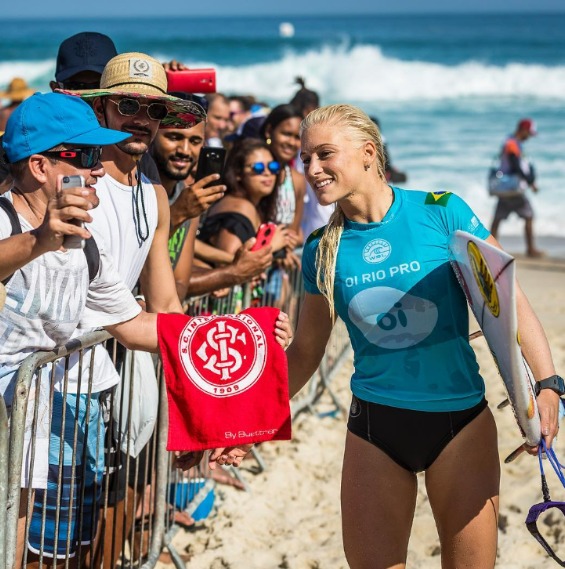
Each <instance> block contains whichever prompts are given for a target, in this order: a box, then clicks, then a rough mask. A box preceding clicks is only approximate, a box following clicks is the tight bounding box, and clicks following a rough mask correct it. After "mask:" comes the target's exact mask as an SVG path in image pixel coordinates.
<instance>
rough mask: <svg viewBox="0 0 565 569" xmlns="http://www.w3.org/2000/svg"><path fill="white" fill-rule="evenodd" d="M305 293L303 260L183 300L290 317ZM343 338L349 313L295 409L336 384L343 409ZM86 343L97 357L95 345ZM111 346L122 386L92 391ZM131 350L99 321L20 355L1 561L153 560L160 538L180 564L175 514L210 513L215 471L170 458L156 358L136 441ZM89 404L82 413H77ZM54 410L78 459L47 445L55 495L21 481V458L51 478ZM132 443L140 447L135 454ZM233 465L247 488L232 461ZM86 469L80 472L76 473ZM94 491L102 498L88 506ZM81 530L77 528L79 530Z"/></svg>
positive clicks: (4, 421)
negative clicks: (96, 470)
mask: <svg viewBox="0 0 565 569" xmlns="http://www.w3.org/2000/svg"><path fill="white" fill-rule="evenodd" d="M302 295H303V288H302V282H301V275H300V271H299V270H296V271H293V272H292V273H291V274H287V273H284V272H279V273H278V274H275V273H274V272H273V274H270V275H269V276H268V277H267V280H266V281H265V282H262V283H255V284H253V285H251V284H249V285H244V286H241V287H234V288H233V289H231V290H230V291H229V294H227V295H224V296H218V295H214V294H211V295H207V296H204V297H199V298H191V299H188V300H187V301H186V304H185V308H186V312H187V314H189V315H190V316H199V315H211V314H227V313H237V312H239V311H240V310H242V309H243V308H244V307H248V306H265V305H274V306H278V307H280V308H281V309H282V310H284V311H286V312H287V313H288V314H289V316H290V318H291V321H292V322H295V321H296V319H297V317H298V312H299V310H300V303H301V300H302ZM348 345H349V340H348V338H347V334H346V332H345V330H344V326H343V323H341V322H338V323H337V324H336V326H335V328H334V332H333V333H332V337H331V340H330V343H329V345H328V349H327V352H326V355H325V357H324V361H323V362H322V364H321V365H320V368H319V370H318V371H317V373H316V374H315V375H314V377H313V378H312V379H311V381H310V383H309V385H308V387H307V388H305V389H304V390H302V392H301V394H300V396H299V397H298V398H296V399H295V400H294V401H293V402H292V407H291V408H292V412H293V415H296V414H297V413H299V412H302V411H315V409H314V406H315V404H316V402H317V401H318V400H319V398H320V396H321V395H322V394H323V393H324V392H326V393H328V394H329V395H330V397H331V399H332V400H333V402H334V404H335V407H336V411H338V410H341V408H342V407H341V404H340V403H339V401H338V399H337V398H336V397H335V395H334V394H333V392H332V390H331V385H330V384H331V381H332V378H333V376H334V375H335V372H336V371H337V370H338V369H339V367H340V365H341V362H342V361H343V358H344V357H346V356H347V353H348V350H347V347H348ZM90 350H92V352H93V353H94V356H95V357H94V358H90V356H89V355H88V354H89V353H90ZM104 352H107V353H108V354H109V355H110V357H111V359H112V363H113V365H114V366H117V368H118V369H121V386H122V387H121V396H120V395H119V394H117V393H116V389H115V388H112V389H108V390H105V391H104V392H103V394H102V395H101V394H99V393H97V392H94V391H93V385H92V381H93V377H94V376H93V370H94V361H95V358H96V361H97V362H98V358H100V357H106V354H105V353H104ZM128 356H129V357H128ZM136 361H137V360H136V358H135V357H133V356H132V354H131V353H127V352H126V350H124V349H121V346H119V345H118V344H117V343H116V342H114V341H113V340H110V336H109V334H107V333H106V332H103V331H102V332H94V333H90V334H87V335H85V336H83V337H81V338H79V339H76V340H73V341H71V342H69V344H67V345H66V346H65V347H63V348H61V349H59V350H56V351H53V352H38V353H35V354H33V355H31V356H29V357H28V358H27V359H26V360H25V361H24V362H23V364H22V365H21V367H20V370H19V373H18V376H17V385H16V389H15V394H14V399H13V402H12V407H11V409H10V410H8V411H9V413H8V411H7V410H6V407H5V405H4V401H3V400H2V399H1V398H0V569H4V567H6V568H8V569H19V567H21V566H24V565H26V563H28V562H31V561H34V562H36V564H37V565H38V566H39V567H42V566H43V565H47V566H49V565H52V566H55V565H57V566H61V565H62V564H63V563H64V566H65V567H82V566H84V567H88V569H97V568H104V569H107V568H111V567H115V566H121V567H124V568H125V567H136V568H141V569H152V568H153V567H155V565H156V563H157V561H158V559H159V556H160V554H161V552H162V550H163V549H164V548H168V550H169V553H170V555H171V559H172V561H173V563H174V564H175V565H176V566H177V567H178V568H179V569H181V568H183V567H184V562H183V560H182V558H181V556H180V555H179V554H178V553H177V552H176V551H175V549H174V547H173V546H172V545H171V541H172V539H173V537H174V535H175V533H176V532H177V531H178V529H179V527H180V526H179V521H178V516H179V514H185V515H186V514H188V515H189V516H194V517H195V518H197V517H198V516H205V515H206V514H207V513H208V511H209V509H210V507H211V503H212V501H213V499H214V481H213V480H212V478H211V476H210V472H209V471H208V469H207V461H206V459H204V460H203V461H202V463H201V465H199V466H197V467H195V468H192V469H191V470H190V471H188V472H182V471H180V470H178V469H176V468H175V467H174V460H173V456H172V454H171V453H168V452H167V451H166V442H167V399H166V394H165V389H164V387H163V381H164V379H163V374H162V366H161V365H160V362H158V361H157V362H156V363H155V364H153V363H152V364H151V368H152V369H153V368H154V370H155V377H156V381H157V389H158V391H157V393H158V395H157V396H156V398H157V399H158V401H155V407H156V413H157V418H156V425H155V428H154V431H153V434H152V436H151V438H150V439H149V442H148V443H147V444H146V446H145V447H144V448H143V450H141V452H139V449H137V450H136V451H135V452H132V443H131V437H130V435H131V434H132V423H131V417H132V405H133V403H132V402H133V400H134V396H135V392H134V388H135V385H137V383H136V382H135V377H136V372H137V371H139V370H138V369H136V365H138V364H136ZM73 362H74V363H75V365H76V366H78V380H77V385H76V388H77V389H76V391H79V392H82V393H83V395H82V398H80V399H79V398H76V397H73V395H72V389H71V388H70V385H71V383H72V382H70V380H69V369H70V368H71V365H72V363H73ZM126 385H129V392H128V391H126V390H125V387H124V386H126ZM94 387H95V386H94ZM124 393H129V394H130V397H129V398H126V397H125V396H124ZM132 394H133V395H132ZM54 404H55V405H56V407H55V409H58V411H56V412H55V411H53V409H54ZM82 404H84V406H85V407H86V412H85V414H84V415H83V416H79V411H80V406H81V405H82ZM52 412H53V416H55V417H56V419H57V422H58V423H60V428H61V432H63V433H64V436H63V437H62V438H63V440H64V445H67V446H68V447H70V448H71V449H72V451H73V452H72V460H71V462H70V464H65V463H64V459H63V450H62V449H63V446H64V445H61V446H60V448H59V450H58V451H57V453H55V452H54V451H52V452H51V454H52V456H51V461H50V462H51V466H50V468H51V470H52V471H54V472H55V473H56V474H57V477H56V478H55V479H54V480H51V484H50V489H51V491H52V494H51V495H49V496H48V493H46V492H45V491H44V490H43V489H41V488H38V489H35V490H33V491H22V490H21V479H22V469H23V472H25V473H26V474H27V480H28V482H29V481H31V480H33V481H34V482H35V484H34V485H36V486H37V485H38V484H39V483H41V484H39V485H40V486H44V485H45V481H44V480H40V479H39V478H38V480H37V481H36V480H35V478H36V477H39V476H40V474H41V473H40V470H42V471H43V470H44V469H41V468H40V466H41V465H42V463H43V462H44V461H45V455H46V453H47V443H46V440H45V436H46V434H47V435H49V432H50V430H51V428H52V426H53V425H54V423H52V420H51V419H52ZM8 415H9V416H10V427H9V429H8ZM77 417H79V418H77ZM124 417H125V419H124ZM46 426H48V429H47V431H46V432H45V428H46ZM53 428H54V427H53ZM124 435H125V436H124ZM8 436H9V443H8ZM26 441H27V443H29V444H27V443H26ZM124 441H125V442H124ZM24 451H25V452H24ZM137 452H139V454H137V456H135V457H133V456H131V455H132V454H133V455H135V454H136V453H137ZM253 458H254V459H255V461H256V463H257V468H256V469H255V470H256V471H261V470H263V469H265V468H266V465H265V463H264V461H263V459H262V457H261V455H260V452H259V451H258V450H256V449H254V452H253ZM102 460H103V462H104V464H105V465H106V466H105V473H104V475H103V476H93V475H92V474H91V473H90V471H89V470H88V468H87V467H88V466H91V465H92V464H96V463H101V461H102ZM229 472H230V473H231V474H232V475H234V476H236V477H238V478H239V479H240V481H241V482H242V484H243V486H244V487H245V488H247V489H248V488H249V483H248V482H247V481H246V480H244V479H243V478H242V477H241V475H240V474H239V472H238V471H237V469H229ZM77 477H78V478H77ZM79 478H82V480H83V482H77V480H78V479H79ZM87 482H88V484H87ZM95 497H97V498H98V501H96V500H95ZM73 502H76V504H77V509H76V516H75V517H76V519H73V517H72V515H68V514H66V511H67V508H66V507H67V506H68V505H70V504H72V503H73ZM92 502H94V503H95V504H98V505H99V507H96V506H95V507H90V504H91V503H92ZM48 514H50V517H51V518H54V522H53V524H54V525H47V521H46V520H47V517H48ZM32 520H33V522H32ZM30 531H31V539H32V541H33V542H34V544H35V545H33V546H32V550H28V547H26V544H27V543H28V539H29V538H30ZM77 533H78V535H79V538H76V537H73V536H74V535H75V534H77ZM47 542H52V543H49V545H50V546H51V547H53V548H54V549H55V550H56V551H57V552H58V559H54V558H53V557H50V556H49V555H48V554H47V553H46V550H45V547H46V544H47ZM33 549H35V552H33Z"/></svg>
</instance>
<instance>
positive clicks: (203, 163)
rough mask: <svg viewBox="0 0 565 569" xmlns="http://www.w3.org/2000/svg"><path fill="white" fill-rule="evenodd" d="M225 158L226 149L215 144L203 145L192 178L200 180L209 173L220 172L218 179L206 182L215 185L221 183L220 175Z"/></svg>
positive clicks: (222, 171)
mask: <svg viewBox="0 0 565 569" xmlns="http://www.w3.org/2000/svg"><path fill="white" fill-rule="evenodd" d="M225 160H226V149H225V148H221V147H217V146H203V147H202V149H201V150H200V156H199V157H198V165H197V166H196V174H195V175H194V180H195V181H196V182H198V180H202V178H205V177H206V176H209V175H210V174H220V180H218V181H216V182H212V183H210V184H207V185H206V187H208V186H215V185H217V184H219V183H221V176H222V175H223V173H224V162H225Z"/></svg>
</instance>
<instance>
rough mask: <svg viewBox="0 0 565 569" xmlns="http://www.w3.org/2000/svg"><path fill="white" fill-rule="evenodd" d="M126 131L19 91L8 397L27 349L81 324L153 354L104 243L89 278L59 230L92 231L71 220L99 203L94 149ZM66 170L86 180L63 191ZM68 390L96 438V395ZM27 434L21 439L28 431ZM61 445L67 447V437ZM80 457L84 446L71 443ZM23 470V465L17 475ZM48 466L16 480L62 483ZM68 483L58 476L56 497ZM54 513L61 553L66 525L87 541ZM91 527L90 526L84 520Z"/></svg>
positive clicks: (56, 425)
mask: <svg viewBox="0 0 565 569" xmlns="http://www.w3.org/2000/svg"><path fill="white" fill-rule="evenodd" d="M128 137H129V134H128V133H123V132H118V131H115V130H110V129H106V128H102V127H101V126H100V125H99V123H98V121H97V119H96V116H95V115H94V113H93V112H92V109H91V108H90V107H89V106H88V105H87V104H86V103H84V102H83V101H81V100H80V99H78V98H77V97H69V96H66V95H61V94H56V93H49V94H47V95H40V94H37V95H35V96H33V97H31V98H29V99H27V100H26V101H25V102H23V103H22V105H21V106H20V107H19V108H18V109H16V110H15V111H14V113H13V114H12V116H11V117H10V120H9V121H8V124H7V127H6V133H5V135H4V139H3V147H4V149H5V151H6V154H7V158H8V160H9V162H10V169H11V174H12V176H13V180H14V181H13V186H12V188H11V191H10V192H8V193H6V194H5V195H4V196H3V197H2V198H0V199H1V200H3V204H4V205H3V207H2V209H0V278H1V279H3V281H4V282H5V283H6V282H7V285H6V292H7V295H8V298H9V299H10V302H9V306H7V307H5V309H4V310H3V311H2V312H1V313H0V321H1V326H0V329H2V330H3V331H4V332H3V337H2V338H1V340H2V341H1V342H0V346H1V348H0V385H1V390H2V393H3V396H4V398H5V399H6V400H7V402H8V404H10V403H11V400H12V396H13V390H14V386H15V380H16V378H15V376H16V372H17V370H18V367H19V364H20V363H21V362H22V361H23V359H24V358H25V357H26V355H28V354H29V353H30V352H31V351H35V350H52V349H55V348H57V347H60V346H63V345H64V344H65V343H66V342H67V341H68V340H69V339H70V338H71V337H72V335H73V333H74V331H75V329H76V327H77V326H78V324H79V323H81V324H83V325H87V326H89V327H92V328H97V327H105V328H106V329H107V330H109V331H110V332H111V333H112V334H113V335H114V336H116V337H117V338H118V339H119V340H120V341H121V342H122V343H123V344H124V345H126V346H128V347H130V348H132V349H141V350H150V351H153V352H157V331H156V315H155V314H147V313H145V312H141V309H140V307H139V305H138V304H137V303H136V302H135V299H134V298H133V296H132V294H131V293H130V291H129V290H128V288H127V287H126V286H125V284H124V283H123V282H122V281H121V279H120V278H119V275H118V273H117V271H116V270H115V269H114V267H113V265H112V261H111V259H110V257H109V256H108V253H107V251H106V250H105V248H104V244H103V243H101V242H99V243H97V248H96V251H97V255H96V262H97V270H95V271H92V273H93V274H92V275H90V276H89V263H88V259H87V257H86V253H85V251H86V249H85V251H83V249H81V248H76V249H65V248H64V247H65V239H66V237H67V236H76V237H79V238H82V239H86V240H88V239H90V238H91V233H90V232H89V231H88V230H87V229H86V228H85V227H83V226H82V225H78V224H76V221H77V220H78V221H80V222H81V223H89V222H91V221H92V217H91V215H90V214H91V212H92V211H93V208H94V207H96V205H97V203H98V198H97V196H96V190H95V188H94V184H95V182H96V180H97V179H99V178H100V177H101V176H103V175H104V168H103V166H102V164H101V162H100V155H101V147H102V146H104V147H106V148H107V147H108V145H111V144H116V143H119V142H121V141H123V140H125V139H127V138H128ZM70 175H81V176H83V177H84V179H85V182H86V186H85V187H83V188H72V189H69V190H65V191H64V192H61V190H60V180H61V178H62V177H63V176H70ZM15 224H17V225H19V226H20V227H21V233H20V234H17V231H15V228H14V225H15ZM89 281H90V282H89ZM54 286H56V287H57V290H56V291H55V290H53V287H54ZM49 294H53V295H54V296H55V297H56V298H57V299H58V302H56V303H47V304H45V302H44V301H42V299H45V298H46V297H47V296H48V295H49ZM61 307H63V309H61ZM39 389H40V390H41V391H42V394H41V396H40V398H39V399H38V401H39V406H40V407H41V410H40V411H39V413H38V416H40V417H42V416H46V413H47V412H48V411H47V409H48V407H45V406H48V405H49V393H48V392H49V389H48V388H46V386H43V385H41V386H40V387H39ZM45 390H46V392H45ZM68 397H69V400H68V402H67V404H69V405H71V406H72V408H73V410H74V409H75V408H77V409H79V416H78V417H77V421H79V423H82V422H83V421H84V420H85V418H87V417H88V416H90V421H91V424H90V437H91V438H92V437H94V440H95V439H96V436H97V435H96V433H97V432H99V429H98V422H99V416H100V415H99V412H98V405H97V403H98V396H97V394H96V393H95V394H93V396H92V398H88V399H87V397H88V396H86V395H80V394H78V395H74V396H73V395H69V396H68ZM77 399H78V401H77ZM75 402H76V403H75ZM64 404H65V402H63V401H61V400H60V397H58V396H57V395H55V396H54V403H53V412H52V418H53V421H52V427H51V428H52V431H51V434H49V432H48V429H49V423H46V424H39V425H38V430H37V431H36V434H35V439H34V446H35V448H36V449H42V448H46V446H47V444H50V445H51V446H52V447H53V446H56V447H58V446H59V443H60V440H59V438H60V436H61V433H60V428H61V425H60V420H61V412H60V410H59V409H60V407H61V405H64ZM88 409H90V411H88ZM49 440H50V442H48V441H49ZM27 442H28V444H29V442H30V441H29V439H28V441H27ZM42 443H43V444H42ZM85 444H87V443H86V442H85ZM88 444H89V445H90V444H91V442H90V441H89V443H88ZM65 449H67V451H68V447H67V446H66V445H65ZM39 454H41V453H39ZM24 456H25V453H24ZM80 456H82V451H80V450H79V457H80ZM57 458H58V453H57ZM90 458H93V457H90ZM70 459H71V458H70V457H69V456H67V452H65V455H64V463H65V464H69V460H70ZM77 460H80V458H78V459H77ZM93 466H94V472H86V473H84V470H83V469H82V468H77V475H80V474H83V475H84V476H86V477H90V480H91V483H94V484H96V480H97V482H98V483H99V482H100V480H99V478H98V479H97V475H99V474H100V471H98V472H96V460H94V465H93ZM27 472H28V469H27V468H24V473H27ZM49 472H50V476H52V475H53V474H54V475H55V479H52V478H50V477H49V478H48V468H47V457H46V456H41V455H40V456H36V457H35V461H34V472H33V478H32V479H31V480H29V479H28V480H23V482H24V485H25V486H28V487H31V488H34V487H35V488H41V489H43V488H45V487H48V488H52V487H53V485H55V486H56V485H57V483H60V482H61V481H60V480H57V475H56V471H53V470H50V471H49ZM24 476H25V475H24ZM71 483H72V481H70V480H69V481H65V483H64V487H63V490H62V491H63V494H64V495H66V493H67V492H68V488H67V485H68V484H71ZM41 491H43V490H41ZM38 492H39V491H38ZM26 496H27V494H26V493H23V494H22V496H21V500H20V527H19V531H18V541H19V543H18V553H17V559H18V562H19V560H21V558H22V551H23V540H24V536H25V529H24V527H23V524H24V523H25V515H26V508H27V500H26ZM38 497H39V496H37V497H36V498H38ZM91 507H92V508H96V505H95V504H91ZM60 515H61V524H62V525H61V526H60V527H61V528H65V531H64V532H63V533H61V535H60V536H59V547H62V549H63V551H64V550H66V543H67V533H66V528H67V525H69V524H70V525H71V527H70V528H69V531H70V532H71V541H72V543H71V544H70V547H71V551H72V550H73V549H74V546H75V544H76V542H77V541H81V542H85V541H90V540H92V539H93V533H89V535H80V536H79V535H77V533H76V530H77V524H76V512H74V513H72V512H71V511H70V510H69V509H67V508H65V507H62V508H61V511H60ZM71 515H72V516H73V517H72V519H73V520H74V521H75V523H74V524H72V523H71V519H70V516H71ZM86 515H89V513H88V512H87V513H86ZM65 522H66V523H65ZM46 523H47V524H48V525H47V528H48V529H47V530H46V531H45V535H46V537H47V539H46V540H45V543H44V547H43V552H44V554H47V555H49V554H50V555H51V556H53V555H54V553H55V552H54V551H53V549H51V550H50V545H51V547H52V545H53V538H54V536H53V533H52V532H50V530H49V528H51V529H53V525H52V524H54V523H55V521H54V520H53V519H50V518H49V516H48V519H47V522H46ZM89 529H90V530H91V532H92V527H90V528H89ZM59 553H60V550H59Z"/></svg>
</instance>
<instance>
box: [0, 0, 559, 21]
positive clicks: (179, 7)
mask: <svg viewBox="0 0 565 569" xmlns="http://www.w3.org/2000/svg"><path fill="white" fill-rule="evenodd" d="M166 5H167V4H163V3H159V2H155V0H133V1H132V0H129V1H128V2H127V3H126V2H123V3H122V2H116V0H97V1H96V2H68V1H65V0H48V1H46V0H25V1H23V2H5V3H4V6H3V7H2V14H1V16H0V20H2V19H10V18H28V17H29V16H30V14H33V16H34V18H61V17H66V18H82V17H90V18H93V17H111V16H124V15H129V16H163V17H167V16H169V15H172V14H173V10H171V12H169V13H167V12H165V11H164V10H163V9H162V8H161V7H163V6H166ZM168 5H169V6H171V7H174V15H175V16H191V15H192V16H214V15H218V16H220V15H223V16H232V17H233V16H246V17H247V16H251V15H256V16H268V15H284V16H287V17H288V16H292V15H301V14H304V15H310V14H342V15H346V14H352V15H353V14H371V13H377V14H384V13H387V14H392V13H395V14H421V13H431V12H440V13H461V12H469V13H477V12H511V13H516V12H537V13H540V12H565V1H564V0H455V1H454V0H394V1H391V0H308V1H307V2H304V0H284V2H282V3H281V2H272V1H271V2H269V1H266V0H213V2H194V1H193V2H182V1H180V2H179V1H177V2H170V3H169V4H168ZM345 6H347V9H346V8H345ZM212 7H213V11H212V12H211V8H212Z"/></svg>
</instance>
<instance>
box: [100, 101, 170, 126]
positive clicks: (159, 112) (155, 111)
mask: <svg viewBox="0 0 565 569" xmlns="http://www.w3.org/2000/svg"><path fill="white" fill-rule="evenodd" d="M108 100H109V101H110V102H111V103H114V105H116V106H117V107H118V112H119V113H120V115H122V116H124V117H133V116H135V115H137V113H139V111H140V110H141V107H147V116H148V117H149V118H150V119H152V120H154V121H162V120H163V119H164V118H165V117H166V116H167V115H168V114H169V110H168V109H167V105H165V104H164V103H149V104H142V103H140V102H139V101H138V100H137V99H129V98H127V97H125V98H123V99H120V100H119V101H114V99H108Z"/></svg>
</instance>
